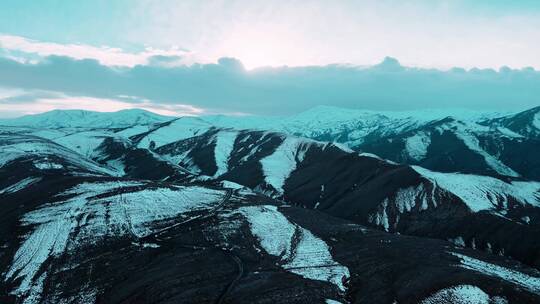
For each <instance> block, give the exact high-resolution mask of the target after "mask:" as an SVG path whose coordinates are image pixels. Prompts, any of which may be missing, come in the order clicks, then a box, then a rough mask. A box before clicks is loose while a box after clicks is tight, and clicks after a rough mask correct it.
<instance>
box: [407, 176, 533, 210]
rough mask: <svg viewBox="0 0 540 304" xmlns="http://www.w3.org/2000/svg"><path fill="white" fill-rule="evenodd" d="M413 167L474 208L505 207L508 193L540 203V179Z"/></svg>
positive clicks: (522, 200)
mask: <svg viewBox="0 0 540 304" xmlns="http://www.w3.org/2000/svg"><path fill="white" fill-rule="evenodd" d="M412 168H413V169H414V170H415V171H416V172H418V173H420V174H421V175H422V176H424V177H425V178H427V179H429V180H430V181H432V182H433V183H435V184H436V185H437V186H439V187H441V188H442V189H444V190H446V191H447V192H450V193H453V194H454V195H456V196H458V197H459V198H460V199H461V200H462V201H463V202H464V203H465V204H466V205H467V206H468V207H469V208H470V209H471V211H473V212H478V211H481V210H491V209H497V208H500V207H502V208H506V207H507V206H508V197H513V198H514V199H516V200H517V201H518V202H519V203H521V204H524V205H525V204H530V205H533V206H540V183H539V182H519V181H513V182H510V183H507V182H504V181H502V180H500V179H496V178H494V177H489V176H480V175H472V174H459V173H439V172H434V171H430V170H427V169H424V168H422V167H418V166H412Z"/></svg>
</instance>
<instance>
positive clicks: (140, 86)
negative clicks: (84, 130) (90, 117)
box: [0, 0, 540, 117]
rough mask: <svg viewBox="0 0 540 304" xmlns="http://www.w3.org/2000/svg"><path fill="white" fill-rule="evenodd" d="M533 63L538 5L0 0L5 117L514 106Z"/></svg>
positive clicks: (537, 88)
mask: <svg viewBox="0 0 540 304" xmlns="http://www.w3.org/2000/svg"><path fill="white" fill-rule="evenodd" d="M538 54H540V1H535V0H530V1H529V0H520V1H503V0H453V1H435V0H433V1H431V0H425V1H420V0H418V1H388V0H377V1H339V0H336V1H247V0H242V1H167V0H165V1H143V0H129V1H127V0H125V1H124V0H116V1H100V0H93V1H84V0H79V1H53V0H42V1H12V0H4V1H2V2H1V3H0V116H2V117H11V116H17V115H21V114H27V113H36V112H42V111H47V110H51V109H57V108H60V109H66V108H83V109H90V110H102V111H113V110H118V109H124V108H133V107H140V108H145V109H150V110H153V111H156V112H159V113H163V114H205V113H228V114H274V115H285V114H293V113H297V112H300V111H303V110H306V109H308V108H310V107H313V106H315V105H333V106H341V107H351V108H362V109H370V110H411V109H424V108H450V107H452V108H455V107H460V108H471V109H475V110H483V109H486V110H519V109H525V108H528V107H533V106H537V105H540V72H538V70H540V56H539V55H538ZM387 57H388V58H387ZM385 58H386V59H385Z"/></svg>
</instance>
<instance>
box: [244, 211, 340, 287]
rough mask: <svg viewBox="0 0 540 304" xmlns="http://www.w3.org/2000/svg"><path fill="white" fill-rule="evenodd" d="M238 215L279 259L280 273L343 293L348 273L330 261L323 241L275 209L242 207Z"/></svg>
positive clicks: (328, 249) (267, 249)
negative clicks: (314, 282) (334, 288)
mask: <svg viewBox="0 0 540 304" xmlns="http://www.w3.org/2000/svg"><path fill="white" fill-rule="evenodd" d="M237 212H239V213H241V214H242V215H243V216H245V217H246V219H247V220H248V222H249V225H250V228H251V232H252V233H253V234H254V235H255V236H256V237H257V238H258V239H259V243H260V245H261V247H262V248H263V249H264V250H265V251H266V252H268V253H269V254H271V255H274V256H276V257H279V258H280V260H281V263H282V264H281V267H283V269H285V270H287V271H290V272H292V273H295V274H298V275H301V276H303V277H305V278H308V279H311V280H319V281H326V282H329V283H332V284H334V285H336V286H337V287H338V288H339V289H340V290H341V291H345V286H344V285H343V282H344V281H345V280H346V279H347V278H348V277H349V276H350V274H349V270H348V269H347V267H345V266H342V265H340V264H339V263H337V262H336V261H334V260H333V258H332V255H331V253H330V248H329V247H328V245H327V244H326V243H325V242H324V241H323V240H321V239H319V238H317V237H316V236H314V235H313V233H311V232H310V231H308V230H306V229H304V228H302V227H300V226H298V225H296V224H293V223H291V222H290V221H289V220H288V219H287V218H286V217H285V216H284V215H283V214H282V213H281V212H279V211H278V210H277V207H276V206H270V205H266V206H253V207H242V208H239V209H238V211H237Z"/></svg>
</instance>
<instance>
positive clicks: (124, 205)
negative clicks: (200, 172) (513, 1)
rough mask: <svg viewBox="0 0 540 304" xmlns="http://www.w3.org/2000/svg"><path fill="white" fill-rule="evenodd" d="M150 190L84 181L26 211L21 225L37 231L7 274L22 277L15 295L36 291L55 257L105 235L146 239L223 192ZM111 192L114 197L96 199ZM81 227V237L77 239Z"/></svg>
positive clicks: (213, 201)
mask: <svg viewBox="0 0 540 304" xmlns="http://www.w3.org/2000/svg"><path fill="white" fill-rule="evenodd" d="M145 186H146V185H145V184H144V183H139V182H105V183H84V184H80V185H78V186H76V187H74V188H72V189H70V190H68V191H66V192H64V193H63V194H61V195H60V196H59V197H66V196H73V197H71V198H69V199H67V200H64V201H63V200H61V199H59V200H58V201H57V202H55V203H51V204H47V205H44V206H42V207H40V208H39V209H36V210H33V211H31V212H28V213H26V214H25V215H24V216H23V218H22V219H21V225H23V226H27V227H31V228H32V229H33V230H32V231H31V232H30V234H29V235H28V236H27V237H26V238H25V239H24V240H23V242H22V244H21V246H20V247H19V248H18V250H17V252H16V253H15V256H14V258H13V263H12V265H11V267H10V268H9V269H8V271H7V272H6V273H5V279H6V280H9V279H14V278H22V281H21V283H20V285H19V286H18V288H17V289H16V290H14V291H13V294H16V295H23V294H28V292H30V291H31V290H33V289H34V288H33V287H32V286H33V283H32V282H33V279H34V278H35V276H36V274H37V273H38V271H39V269H40V268H41V266H42V264H43V263H44V262H45V261H47V260H48V259H50V258H52V259H54V258H55V257H58V256H60V255H61V254H63V253H66V252H67V253H70V252H73V251H75V250H77V249H79V248H81V247H82V246H85V245H91V244H94V243H95V242H97V241H99V240H100V239H102V238H103V237H104V236H106V235H109V236H122V235H131V236H132V237H134V238H140V237H143V236H146V235H148V234H150V233H152V232H153V231H154V230H155V229H157V228H159V223H160V222H163V221H164V220H171V219H173V218H177V217H179V216H181V215H182V214H184V213H187V212H190V211H195V210H202V209H206V208H210V207H211V206H213V205H214V204H216V203H217V202H219V201H220V198H221V197H222V196H223V192H221V191H217V190H212V189H207V188H202V187H179V186H178V187H176V188H173V189H171V188H159V187H158V188H149V189H145V188H144V187H145ZM133 187H135V188H133ZM137 187H142V189H141V188H137ZM126 188H130V190H127V189H126ZM118 190H121V191H118ZM126 191H132V192H126ZM107 193H109V194H111V195H110V196H108V197H103V198H95V196H96V195H103V194H107ZM76 229H78V233H77V234H76V236H72V232H74V231H75V230H76Z"/></svg>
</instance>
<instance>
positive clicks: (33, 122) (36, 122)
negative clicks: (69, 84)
mask: <svg viewBox="0 0 540 304" xmlns="http://www.w3.org/2000/svg"><path fill="white" fill-rule="evenodd" d="M171 119H173V118H172V117H167V116H162V115H158V114H155V113H152V112H148V111H144V110H139V109H131V110H122V111H118V112H93V111H84V110H54V111H50V112H45V113H42V114H36V115H27V116H23V117H19V118H14V119H4V120H0V125H5V126H19V127H34V128H52V129H55V128H125V127H129V126H133V125H152V124H156V123H161V122H165V121H168V120H171Z"/></svg>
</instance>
